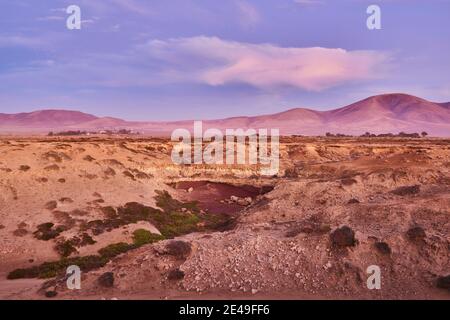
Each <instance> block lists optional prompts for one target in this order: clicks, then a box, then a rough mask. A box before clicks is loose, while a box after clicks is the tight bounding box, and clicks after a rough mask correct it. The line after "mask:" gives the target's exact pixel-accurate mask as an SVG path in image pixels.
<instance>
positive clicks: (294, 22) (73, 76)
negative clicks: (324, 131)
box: [0, 0, 450, 120]
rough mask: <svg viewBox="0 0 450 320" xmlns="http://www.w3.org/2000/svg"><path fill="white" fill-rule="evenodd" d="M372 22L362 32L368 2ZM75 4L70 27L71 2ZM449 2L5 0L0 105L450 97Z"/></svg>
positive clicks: (220, 110) (156, 106) (195, 111)
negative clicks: (75, 19)
mask: <svg viewBox="0 0 450 320" xmlns="http://www.w3.org/2000/svg"><path fill="white" fill-rule="evenodd" d="M372 4H376V5H378V6H379V7H380V9H381V30H369V29H368V28H367V25H366V20H367V18H368V17H369V14H368V13H367V12H366V11H367V8H368V6H369V5H372ZM70 5H77V6H79V7H80V9H81V20H82V22H81V29H80V30H69V29H68V28H67V26H66V20H67V18H68V17H69V14H67V13H66V8H67V7H68V6H70ZM449 40H450V0H427V1H424V0H417V1H415V0H226V1H220V2H219V1H217V0H102V1H98V0H67V1H66V0H39V1H37V0H15V1H7V0H0V113H17V112H30V111H33V110H40V109H68V110H79V111H83V112H87V113H91V114H95V115H97V116H113V117H119V118H122V119H127V120H180V119H215V118H224V117H230V116H240V115H259V114H270V113H275V112H280V111H284V110H287V109H291V108H296V107H307V108H312V109H316V110H327V109H333V108H337V107H342V106H345V105H347V104H350V103H352V102H355V101H358V100H360V99H363V98H366V97H368V96H372V95H376V94H382V93H393V92H402V93H407V94H412V95H416V96H420V97H422V98H425V99H428V100H431V101H435V102H447V101H450V72H449V71H450V41H449Z"/></svg>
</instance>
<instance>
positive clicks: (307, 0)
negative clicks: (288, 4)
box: [294, 0, 323, 6]
mask: <svg viewBox="0 0 450 320" xmlns="http://www.w3.org/2000/svg"><path fill="white" fill-rule="evenodd" d="M294 2H295V3H297V4H299V5H304V6H309V5H316V4H323V1H320V0H294Z"/></svg>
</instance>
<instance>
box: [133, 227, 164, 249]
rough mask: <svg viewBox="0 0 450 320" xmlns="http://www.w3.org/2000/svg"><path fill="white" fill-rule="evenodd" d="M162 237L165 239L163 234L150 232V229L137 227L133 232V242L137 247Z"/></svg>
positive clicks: (159, 239)
mask: <svg viewBox="0 0 450 320" xmlns="http://www.w3.org/2000/svg"><path fill="white" fill-rule="evenodd" d="M164 239H165V237H164V236H162V235H159V234H155V233H151V232H150V231H148V230H145V229H138V230H136V231H134V232H133V243H134V244H135V245H136V246H139V247H140V246H143V245H145V244H150V243H155V242H158V241H161V240H164Z"/></svg>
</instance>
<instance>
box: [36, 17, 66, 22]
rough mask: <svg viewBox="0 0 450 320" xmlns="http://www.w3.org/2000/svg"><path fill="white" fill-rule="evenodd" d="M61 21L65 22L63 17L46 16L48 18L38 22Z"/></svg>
mask: <svg viewBox="0 0 450 320" xmlns="http://www.w3.org/2000/svg"><path fill="white" fill-rule="evenodd" d="M61 20H64V17H62V16H46V17H39V18H37V21H61Z"/></svg>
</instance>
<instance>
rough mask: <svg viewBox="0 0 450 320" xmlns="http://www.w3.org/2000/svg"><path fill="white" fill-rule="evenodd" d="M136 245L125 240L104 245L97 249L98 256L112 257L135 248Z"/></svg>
mask: <svg viewBox="0 0 450 320" xmlns="http://www.w3.org/2000/svg"><path fill="white" fill-rule="evenodd" d="M135 248H136V246H135V245H134V244H128V243H125V242H119V243H114V244H110V245H109V246H106V247H104V248H102V249H100V250H98V253H99V254H100V256H102V257H104V258H109V259H112V258H114V257H116V256H118V255H119V254H122V253H125V252H127V251H130V250H131V249H135Z"/></svg>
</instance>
